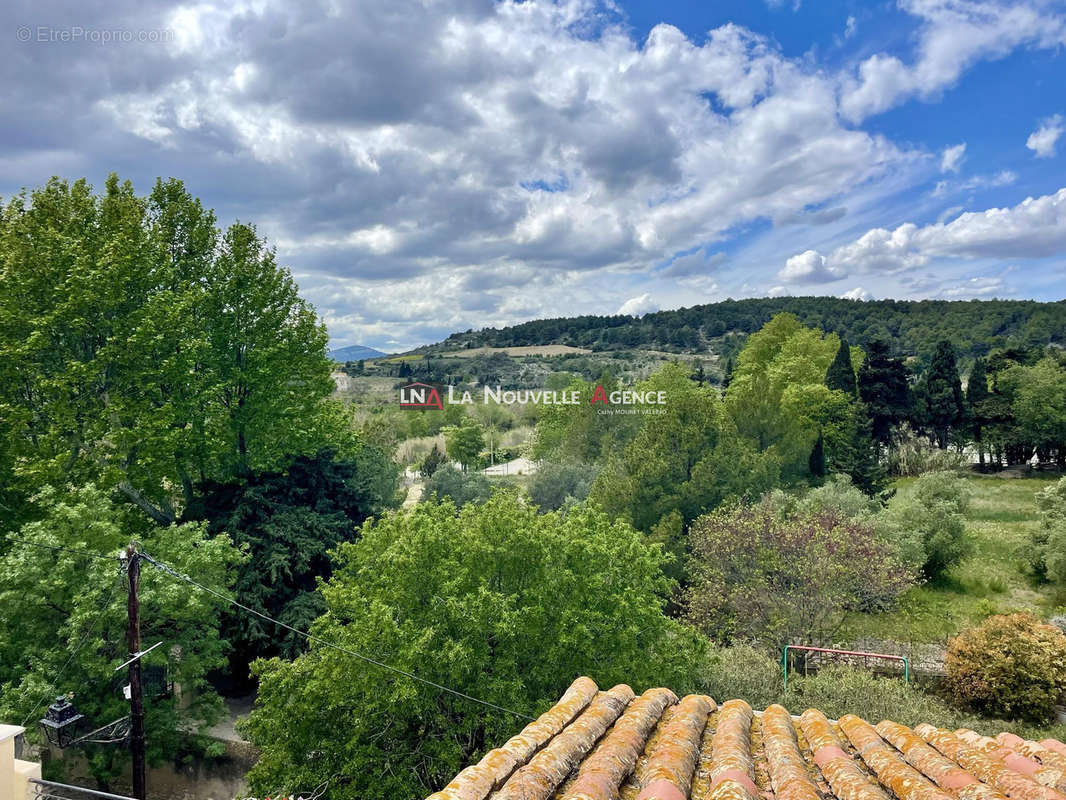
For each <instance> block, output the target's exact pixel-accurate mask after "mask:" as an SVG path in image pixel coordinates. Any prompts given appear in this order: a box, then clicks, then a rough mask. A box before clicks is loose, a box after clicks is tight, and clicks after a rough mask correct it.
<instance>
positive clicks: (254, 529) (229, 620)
mask: <svg viewBox="0 0 1066 800" xmlns="http://www.w3.org/2000/svg"><path fill="white" fill-rule="evenodd" d="M396 473H397V470H396V466H395V464H394V463H393V462H392V460H391V459H390V458H389V457H388V456H387V455H386V454H384V453H382V452H381V451H379V450H376V449H374V448H371V447H367V448H364V449H363V450H362V451H361V452H360V453H358V455H357V456H355V457H350V458H348V459H345V460H338V459H337V458H336V457H335V454H334V453H333V452H331V451H329V450H324V451H322V452H320V453H318V454H316V455H314V456H297V457H296V458H295V459H293V461H292V463H290V464H289V465H287V467H286V469H285V470H284V471H280V472H263V473H254V474H252V475H250V476H249V477H248V478H247V480H245V481H240V482H234V483H226V484H209V485H206V486H201V487H198V489H199V491H198V498H197V501H196V502H195V503H194V504H193V505H192V506H190V508H189V509H188V510H187V511H186V515H185V519H187V520H206V521H207V522H208V523H209V530H210V531H211V532H212V533H215V534H218V533H223V532H225V533H227V534H229V536H230V537H231V538H232V539H233V541H234V542H236V543H237V544H238V545H240V546H242V547H244V548H245V550H246V551H247V552H248V554H249V555H250V559H249V560H248V562H247V563H246V564H245V565H244V566H243V567H242V568H241V570H240V573H239V574H238V577H237V582H236V586H235V592H236V597H237V600H239V601H240V602H241V603H243V604H244V605H246V606H249V607H250V608H254V609H255V610H256V611H260V612H262V613H264V614H266V615H268V616H270V617H273V618H275V619H279V620H281V621H282V622H284V623H286V624H288V625H292V626H293V627H295V628H298V629H300V630H306V629H307V628H308V626H310V624H311V623H312V622H313V621H314V620H315V618H316V617H318V616H319V614H321V613H322V610H323V608H322V603H321V597H320V596H319V595H318V594H316V593H315V589H316V588H317V582H318V580H319V579H320V578H328V577H329V575H330V566H331V565H330V557H329V552H330V550H332V549H333V548H334V547H336V546H337V545H338V544H340V543H341V542H347V541H351V540H352V539H353V538H354V537H355V535H356V531H357V529H358V527H359V526H360V525H362V524H363V522H364V521H366V519H367V518H369V517H371V516H374V515H376V514H379V513H381V512H382V511H383V510H385V509H386V508H388V507H390V506H392V505H395V498H396ZM222 633H223V637H224V638H225V640H226V641H227V642H228V643H229V644H230V647H231V650H230V653H229V677H231V678H232V679H233V680H235V681H236V682H237V683H238V684H243V683H244V682H246V681H247V679H248V666H249V664H251V663H252V661H253V660H254V659H256V658H259V657H268V656H274V655H282V656H284V657H286V658H291V657H293V656H294V655H296V654H297V653H299V652H301V651H302V650H303V648H304V644H305V642H304V639H303V638H302V637H300V636H297V635H296V634H292V633H289V632H287V631H284V630H279V629H278V628H276V626H274V625H272V624H270V623H267V622H264V621H262V620H260V619H259V618H257V617H253V616H251V615H249V614H247V613H244V612H241V611H236V610H231V611H229V612H228V613H227V615H226V617H225V618H224V625H223V629H222Z"/></svg>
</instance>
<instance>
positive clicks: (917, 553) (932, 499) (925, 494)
mask: <svg viewBox="0 0 1066 800" xmlns="http://www.w3.org/2000/svg"><path fill="white" fill-rule="evenodd" d="M969 501H970V490H969V487H968V486H967V485H966V483H965V482H964V481H963V480H961V479H960V478H959V477H958V475H956V474H955V473H953V472H929V473H926V474H925V475H922V476H921V477H920V478H918V480H916V481H915V482H914V484H913V485H911V486H910V487H908V488H907V489H906V490H904V491H902V492H900V493H899V494H897V495H896V496H895V497H894V498H893V500H892V502H891V503H889V506H888V509H887V510H886V511H885V513H884V514H882V515H880V517H879V518H878V522H877V527H878V530H879V532H880V533H881V535H882V536H883V537H884V538H886V539H888V540H891V541H892V542H894V543H895V545H896V546H897V547H898V548H899V551H900V553H901V555H902V556H903V559H904V561H905V562H906V563H908V564H910V565H912V566H914V567H916V568H920V569H921V571H922V573H923V574H924V575H925V576H926V577H927V578H936V577H938V576H939V575H941V574H942V573H943V572H944V571H945V570H946V569H947V568H948V567H950V566H952V565H954V564H957V563H958V562H959V561H961V560H962V559H963V557H964V556H965V555H966V554H967V552H969V546H970V542H969V540H968V538H967V537H966V525H965V522H964V521H963V516H962V515H963V512H964V511H965V510H966V508H967V506H968V505H969Z"/></svg>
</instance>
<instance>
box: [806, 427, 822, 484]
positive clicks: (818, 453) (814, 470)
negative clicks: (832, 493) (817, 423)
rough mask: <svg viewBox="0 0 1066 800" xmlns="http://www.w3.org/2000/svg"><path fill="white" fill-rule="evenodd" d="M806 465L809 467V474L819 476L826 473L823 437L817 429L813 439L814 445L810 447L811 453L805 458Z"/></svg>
mask: <svg viewBox="0 0 1066 800" xmlns="http://www.w3.org/2000/svg"><path fill="white" fill-rule="evenodd" d="M807 465H808V467H809V468H810V471H811V475H813V476H814V477H816V478H821V477H823V476H824V475H825V473H826V469H825V437H824V436H822V432H821V431H818V438H817V439H816V440H815V441H814V447H813V448H812V449H811V455H810V458H809V459H808V460H807Z"/></svg>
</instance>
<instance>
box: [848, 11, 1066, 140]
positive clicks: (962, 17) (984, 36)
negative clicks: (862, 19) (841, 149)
mask: <svg viewBox="0 0 1066 800" xmlns="http://www.w3.org/2000/svg"><path fill="white" fill-rule="evenodd" d="M899 6H900V8H901V9H902V10H903V11H905V12H907V13H908V14H911V15H913V16H914V17H916V18H917V19H918V20H919V22H920V25H919V30H918V36H917V46H916V52H915V55H914V58H913V59H912V60H911V62H910V63H904V61H903V60H902V59H900V58H898V57H897V56H894V55H888V54H885V53H875V54H874V55H871V56H870V57H868V58H866V59H865V60H864V61H862V62H861V63H860V64H859V65H858V68H857V70H856V72H855V74H853V75H849V76H845V78H844V80H843V96H842V98H841V110H842V112H843V113H844V115H845V116H846V117H847V118H848V119H850V120H852V121H854V122H858V121H860V120H862V119H864V118H866V117H868V116H870V115H871V114H879V113H881V112H883V111H887V110H888V109H890V108H892V107H893V106H895V105H897V104H899V103H901V102H903V101H905V100H907V99H910V98H912V97H919V98H921V99H923V100H927V99H930V98H932V97H934V96H935V95H936V94H937V93H938V92H940V91H942V90H944V89H946V88H948V87H950V86H953V85H954V84H955V83H956V82H957V81H958V80H959V78H960V77H961V75H962V74H963V72H964V71H965V70H966V69H967V68H968V67H970V66H972V65H973V64H975V63H976V62H978V61H982V60H986V59H996V58H1002V57H1003V56H1005V55H1007V54H1008V53H1010V52H1011V51H1012V50H1014V49H1016V48H1018V47H1023V46H1025V47H1034V48H1049V49H1054V48H1056V47H1059V46H1061V45H1062V44H1064V43H1066V18H1064V17H1063V16H1062V15H1061V14H1060V13H1056V9H1055V6H1054V4H1052V3H1047V2H1043V1H1042V0H1029V2H996V1H995V0H900V2H899Z"/></svg>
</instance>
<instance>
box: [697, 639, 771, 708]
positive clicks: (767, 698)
mask: <svg viewBox="0 0 1066 800" xmlns="http://www.w3.org/2000/svg"><path fill="white" fill-rule="evenodd" d="M700 683H701V689H700V691H702V692H705V693H706V694H709V695H710V696H711V697H713V698H714V699H715V700H717V701H718V702H719V703H722V702H724V701H726V700H732V699H734V698H740V699H741V700H747V701H748V702H749V703H750V704H751V706H752V707H753V708H766V706H768V705H770V704H772V703H779V702H781V687H782V681H781V664H780V662H778V661H776V660H774V659H773V658H771V657H770V656H768V655H767V654H766V652H765V651H763V650H760V649H758V648H756V647H753V646H751V645H749V644H737V645H733V646H732V647H714V648H712V649H711V651H710V652H709V653H708V656H707V660H706V663H705V664H704V665H703V671H702V673H701V674H700Z"/></svg>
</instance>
